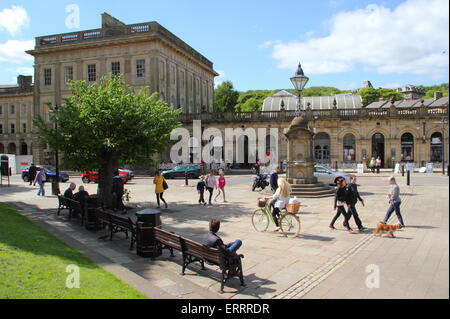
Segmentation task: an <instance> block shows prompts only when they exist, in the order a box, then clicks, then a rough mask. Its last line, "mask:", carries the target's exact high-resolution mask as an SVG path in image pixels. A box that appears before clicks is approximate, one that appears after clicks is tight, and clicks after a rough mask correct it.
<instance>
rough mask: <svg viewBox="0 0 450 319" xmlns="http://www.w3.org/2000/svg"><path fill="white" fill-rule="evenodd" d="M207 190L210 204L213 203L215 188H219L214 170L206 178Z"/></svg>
mask: <svg viewBox="0 0 450 319" xmlns="http://www.w3.org/2000/svg"><path fill="white" fill-rule="evenodd" d="M205 184H206V190H207V191H208V192H209V199H208V205H212V202H211V200H212V196H213V192H214V188H217V179H216V177H215V176H214V171H212V170H211V171H210V172H209V174H208V176H206V179H205Z"/></svg>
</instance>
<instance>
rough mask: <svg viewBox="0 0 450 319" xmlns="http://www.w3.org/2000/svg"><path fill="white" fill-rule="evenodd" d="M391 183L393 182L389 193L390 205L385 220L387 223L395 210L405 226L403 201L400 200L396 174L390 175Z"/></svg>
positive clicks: (401, 223) (400, 221) (399, 220)
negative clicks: (402, 209) (401, 209)
mask: <svg viewBox="0 0 450 319" xmlns="http://www.w3.org/2000/svg"><path fill="white" fill-rule="evenodd" d="M389 184H391V188H390V191H389V194H388V197H389V204H390V205H389V208H388V210H387V212H386V216H385V217H384V221H383V222H384V223H385V224H386V223H387V221H388V220H389V218H390V217H391V215H392V213H393V212H394V211H395V214H396V215H397V219H398V222H399V223H400V225H402V227H405V224H404V223H403V217H402V214H401V213H400V204H401V203H402V201H401V200H400V187H399V186H398V185H397V181H396V180H395V177H394V176H391V177H389Z"/></svg>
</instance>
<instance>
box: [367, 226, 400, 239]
mask: <svg viewBox="0 0 450 319" xmlns="http://www.w3.org/2000/svg"><path fill="white" fill-rule="evenodd" d="M400 228H402V225H400V224H396V225H388V224H379V225H377V228H376V229H375V230H374V231H373V233H374V234H379V236H381V234H382V233H383V232H387V235H386V236H388V237H395V236H394V231H396V230H397V229H400Z"/></svg>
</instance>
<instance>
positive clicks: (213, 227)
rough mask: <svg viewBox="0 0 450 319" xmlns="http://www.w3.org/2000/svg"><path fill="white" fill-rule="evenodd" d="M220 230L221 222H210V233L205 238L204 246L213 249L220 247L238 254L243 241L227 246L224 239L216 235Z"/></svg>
mask: <svg viewBox="0 0 450 319" xmlns="http://www.w3.org/2000/svg"><path fill="white" fill-rule="evenodd" d="M219 228H220V220H218V219H215V218H213V219H211V220H210V221H209V232H208V233H206V234H205V235H204V236H203V245H205V246H207V247H211V248H219V247H220V248H223V249H226V250H228V251H231V252H236V251H237V250H238V249H239V247H241V245H242V241H240V240H239V239H238V240H235V241H234V242H232V243H229V244H228V245H225V244H224V243H223V241H222V239H221V238H220V237H219V236H217V234H216V233H217V232H218V231H219Z"/></svg>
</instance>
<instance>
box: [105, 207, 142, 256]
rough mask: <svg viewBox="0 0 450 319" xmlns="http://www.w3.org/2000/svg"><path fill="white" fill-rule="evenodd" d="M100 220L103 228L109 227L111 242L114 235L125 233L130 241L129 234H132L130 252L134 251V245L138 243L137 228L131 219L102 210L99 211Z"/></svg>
mask: <svg viewBox="0 0 450 319" xmlns="http://www.w3.org/2000/svg"><path fill="white" fill-rule="evenodd" d="M97 213H98V218H99V220H100V222H101V223H102V228H104V227H105V225H108V229H109V240H112V238H113V235H114V234H117V233H125V237H126V239H128V232H130V233H131V236H130V240H131V243H130V250H132V249H133V247H134V243H135V242H136V226H135V224H134V223H133V221H132V220H131V218H130V217H121V216H118V215H114V214H111V213H108V212H105V211H103V210H101V209H97ZM103 237H106V236H103Z"/></svg>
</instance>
